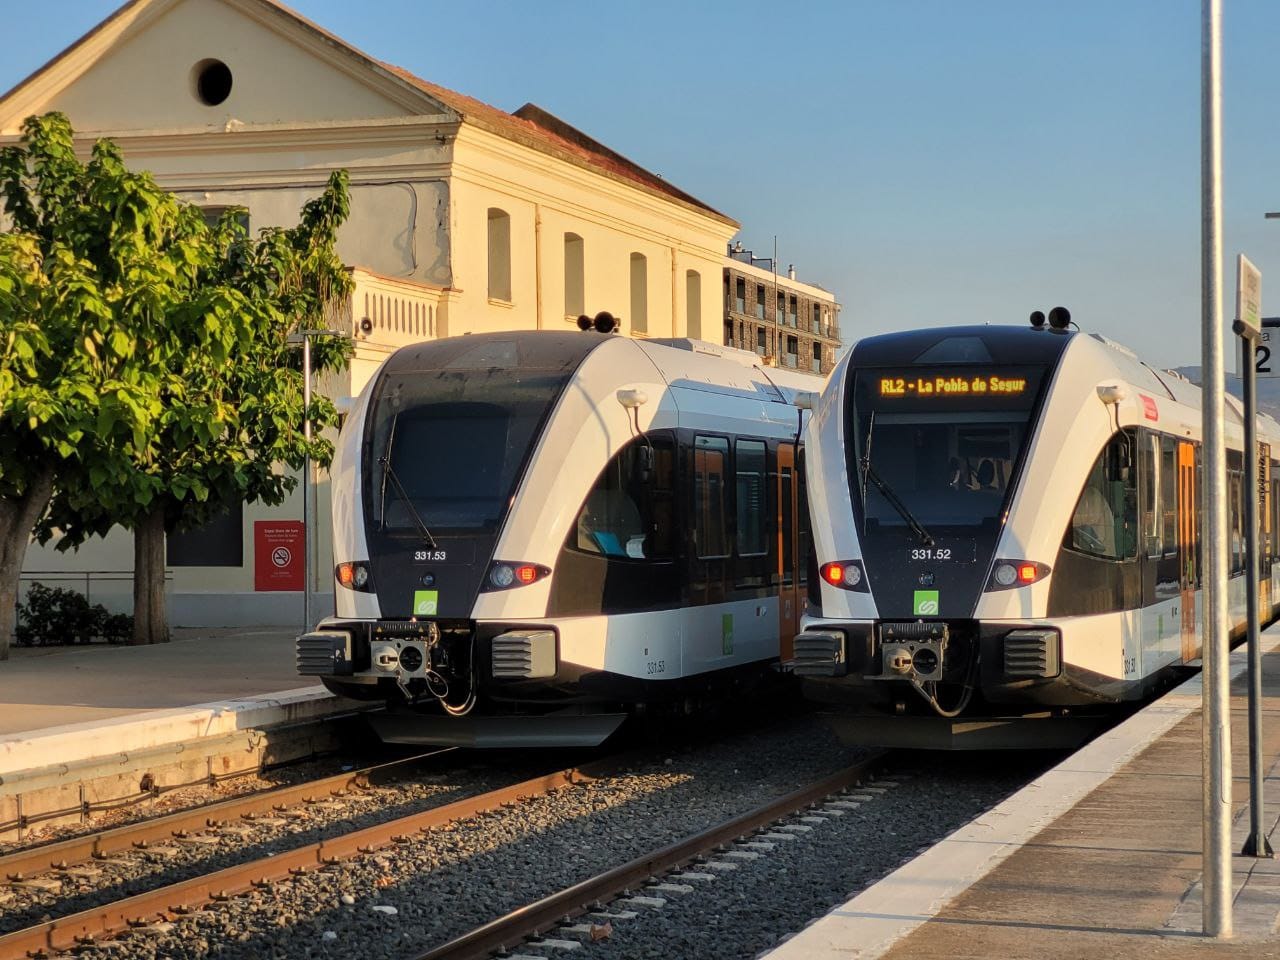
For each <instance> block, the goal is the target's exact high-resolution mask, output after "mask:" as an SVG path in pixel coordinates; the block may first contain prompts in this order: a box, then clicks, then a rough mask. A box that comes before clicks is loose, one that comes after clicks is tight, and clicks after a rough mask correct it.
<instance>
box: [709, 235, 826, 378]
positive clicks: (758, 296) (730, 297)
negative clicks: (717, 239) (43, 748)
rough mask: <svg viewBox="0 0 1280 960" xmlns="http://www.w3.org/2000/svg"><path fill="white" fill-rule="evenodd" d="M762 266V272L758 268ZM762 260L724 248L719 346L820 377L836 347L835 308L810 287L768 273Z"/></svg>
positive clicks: (768, 266) (767, 265)
mask: <svg viewBox="0 0 1280 960" xmlns="http://www.w3.org/2000/svg"><path fill="white" fill-rule="evenodd" d="M760 264H763V265H764V266H763V267H762V266H760ZM772 266H773V264H772V263H771V262H770V261H769V260H767V259H763V260H762V259H756V258H753V257H752V256H751V251H749V250H742V249H741V248H740V247H739V248H736V249H735V248H730V250H729V253H728V256H727V257H726V259H725V267H724V343H725V345H726V346H729V347H737V348H738V349H741V350H752V351H754V352H755V353H758V354H760V355H761V356H762V357H765V358H766V359H767V360H769V361H770V362H772V363H773V364H774V365H775V366H779V367H788V368H791V369H796V370H803V371H805V372H808V373H814V374H818V375H821V376H826V375H827V374H828V373H830V372H831V368H832V367H833V366H835V361H836V350H838V349H839V347H840V325H839V314H840V304H839V303H837V302H836V298H835V296H834V295H833V294H830V293H827V292H826V291H824V290H821V288H818V287H815V286H814V285H813V284H807V283H802V282H800V281H797V280H794V279H792V278H791V277H789V276H788V275H787V274H785V273H783V274H778V275H777V276H776V277H775V275H774V273H773V270H772Z"/></svg>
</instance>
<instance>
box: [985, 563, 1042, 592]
mask: <svg viewBox="0 0 1280 960" xmlns="http://www.w3.org/2000/svg"><path fill="white" fill-rule="evenodd" d="M1049 572H1050V568H1049V566H1048V565H1047V564H1043V563H1037V562H1036V561H1034V560H997V561H996V563H995V566H994V567H992V569H991V579H990V580H988V581H987V591H988V592H990V591H992V590H1013V589H1016V588H1018V587H1026V586H1030V585H1031V584H1033V583H1039V582H1040V581H1041V580H1043V579H1044V578H1045V577H1047V576H1048V575H1049Z"/></svg>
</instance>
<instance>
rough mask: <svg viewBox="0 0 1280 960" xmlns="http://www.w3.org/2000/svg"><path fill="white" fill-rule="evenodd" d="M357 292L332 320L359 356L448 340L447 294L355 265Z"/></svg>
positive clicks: (337, 308) (335, 312)
mask: <svg viewBox="0 0 1280 960" xmlns="http://www.w3.org/2000/svg"><path fill="white" fill-rule="evenodd" d="M351 279H352V280H354V281H355V288H354V289H353V290H352V291H351V296H350V297H348V298H347V299H346V300H345V301H343V302H342V303H339V304H337V305H336V307H335V309H334V310H333V312H332V313H331V316H330V322H331V323H332V324H333V326H334V327H335V328H336V329H338V330H341V331H342V332H344V333H348V334H350V335H351V336H352V339H353V340H354V341H355V344H356V348H357V351H358V352H359V353H361V354H365V355H369V354H388V353H391V352H392V351H394V350H396V349H398V348H400V347H403V346H406V345H407V344H410V343H418V342H419V341H422V340H434V339H435V338H436V337H443V336H447V326H448V324H447V318H448V304H449V297H450V293H451V291H449V290H447V289H445V288H444V287H435V286H431V285H429V284H425V283H418V282H416V281H414V280H404V279H400V278H397V277H384V276H381V275H379V274H376V273H371V272H370V271H368V270H363V269H361V268H359V267H357V268H355V269H353V270H352V271H351Z"/></svg>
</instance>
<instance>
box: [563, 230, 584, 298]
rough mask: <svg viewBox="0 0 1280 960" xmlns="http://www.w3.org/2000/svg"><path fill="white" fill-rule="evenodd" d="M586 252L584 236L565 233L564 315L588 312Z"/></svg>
mask: <svg viewBox="0 0 1280 960" xmlns="http://www.w3.org/2000/svg"><path fill="white" fill-rule="evenodd" d="M586 275H587V271H586V254H585V250H584V245H583V243H582V238H581V237H580V236H578V235H577V234H576V233H566V234H565V235H564V315H565V316H566V317H572V318H574V319H576V318H578V317H580V316H582V314H584V313H586V312H587V297H586Z"/></svg>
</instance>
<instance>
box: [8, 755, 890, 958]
mask: <svg viewBox="0 0 1280 960" xmlns="http://www.w3.org/2000/svg"><path fill="white" fill-rule="evenodd" d="M421 759H424V758H423V757H417V758H410V760H407V761H403V762H397V763H395V764H384V765H381V766H379V767H372V768H369V769H367V770H360V771H353V772H351V773H348V774H344V775H342V776H339V777H332V778H328V779H326V780H324V781H317V782H313V783H310V784H302V785H298V786H295V787H289V788H282V789H281V790H280V791H270V792H268V793H266V794H262V795H259V796H256V797H249V798H238V799H237V800H235V801H225V802H223V803H220V804H215V805H213V806H211V807H206V808H203V809H200V810H193V811H186V812H184V813H181V814H173V815H170V816H168V817H163V818H158V819H157V820H155V821H151V822H148V823H143V824H135V825H130V826H129V827H127V828H126V827H121V828H116V829H114V830H109V831H103V832H102V833H100V834H98V835H94V836H88V837H83V838H77V839H74V840H70V841H64V842H63V843H59V844H50V845H47V846H46V847H43V848H37V849H34V850H28V851H22V852H21V853H20V854H13V855H10V856H9V857H7V858H3V859H0V869H6V870H8V871H10V879H11V880H13V879H14V877H15V876H18V877H20V876H21V873H20V872H18V873H14V872H13V868H14V866H17V865H21V866H24V867H25V868H26V869H27V870H39V871H44V870H48V869H50V868H52V869H54V870H62V869H66V868H67V867H68V866H69V865H70V864H72V863H74V862H76V860H77V859H79V860H86V859H91V858H95V857H102V856H111V855H113V854H114V853H116V852H119V851H122V850H128V849H135V848H137V847H138V845H139V844H145V843H150V842H153V841H155V840H163V839H167V838H169V837H173V836H174V835H175V834H178V833H183V832H187V831H197V830H202V829H208V828H209V827H210V826H213V825H217V824H219V823H221V822H225V820H226V819H228V818H230V817H232V816H246V815H250V816H251V815H256V814H257V813H259V812H278V811H279V810H280V808H281V807H282V806H284V805H285V803H286V801H287V802H289V803H299V802H301V803H306V802H307V801H312V802H323V799H324V798H325V797H327V796H332V795H334V794H335V793H336V794H341V792H343V791H351V790H358V789H360V788H361V787H363V786H367V785H368V784H370V783H371V782H372V781H373V780H374V779H377V778H380V777H385V776H388V775H390V774H391V773H392V771H399V770H402V769H403V768H404V767H405V765H406V764H407V763H412V762H413V761H415V760H421ZM629 759H630V758H629V756H614V757H609V758H604V759H601V760H598V761H594V762H592V763H589V764H585V765H582V766H577V767H571V768H567V769H561V770H557V771H555V772H553V773H550V774H547V775H543V776H538V777H534V778H532V779H528V780H524V781H522V782H519V783H516V784H513V785H511V786H507V787H503V788H500V789H497V790H491V791H488V792H486V793H482V794H478V795H476V796H473V797H468V798H465V799H461V800H457V801H454V802H451V803H447V804H444V805H442V806H439V807H435V808H432V809H429V810H424V811H419V812H416V813H413V814H411V815H409V816H405V817H400V818H397V819H394V820H390V821H387V822H384V823H381V824H377V825H375V826H372V827H365V828H363V829H359V830H355V831H352V832H349V833H345V834H342V835H340V836H335V837H328V838H325V839H323V840H320V841H317V842H315V843H310V844H307V845H305V846H299V847H297V848H294V849H291V850H288V851H285V852H283V853H276V854H273V855H272V856H269V857H264V858H260V859H257V860H253V861H250V862H246V863H242V864H238V865H235V866H231V867H227V868H224V869H221V870H217V871H214V872H212V873H207V874H204V875H201V876H197V877H192V878H190V879H188V880H183V881H181V882H178V883H173V884H169V885H167V886H163V887H160V888H157V889H154V890H151V891H148V892H145V893H142V894H138V895H136V896H132V897H127V898H125V899H122V900H118V901H116V902H114V903H109V904H105V905H101V906H97V907H94V908H92V909H89V910H84V911H81V912H79V913H75V914H72V915H69V916H64V917H61V918H57V919H53V920H49V921H46V922H44V923H40V924H36V925H33V926H30V927H27V928H25V929H22V930H17V931H14V932H12V933H9V934H7V935H3V936H0V957H47V956H50V955H53V954H56V953H59V952H61V951H70V950H78V949H82V948H86V947H91V946H92V945H94V944H95V943H97V942H99V941H100V940H103V939H109V938H112V937H116V936H118V935H121V934H124V933H126V932H128V931H130V930H131V929H135V928H143V929H147V928H155V927H156V926H158V925H164V924H166V923H168V922H170V921H173V920H176V919H178V918H180V917H182V916H184V915H187V914H190V913H193V912H194V911H197V910H199V909H201V908H203V907H207V906H209V905H211V904H216V903H217V902H219V901H228V900H231V899H232V898H235V897H238V896H240V895H242V894H246V893H250V892H258V893H262V892H267V893H268V894H269V893H270V892H271V891H272V890H273V888H274V887H275V885H277V884H281V883H287V882H289V881H290V880H291V878H295V877H298V876H300V875H302V874H305V873H308V872H311V871H315V870H323V869H326V868H330V867H333V866H335V865H336V864H338V863H339V862H342V861H345V860H348V859H352V858H361V857H364V856H367V855H370V854H375V853H376V852H378V851H380V850H384V849H386V848H388V847H393V846H395V845H397V844H400V843H407V842H409V840H410V839H411V838H412V836H413V835H415V834H418V833H421V832H425V831H431V830H434V829H436V828H439V827H441V826H444V825H447V824H452V823H455V822H458V821H464V820H468V819H471V818H475V817H478V816H480V815H482V814H485V813H488V812H493V811H498V810H501V809H503V808H510V807H513V806H515V805H517V804H520V803H521V802H524V801H529V800H532V799H535V798H540V797H546V796H548V795H549V794H552V793H554V792H555V791H557V790H561V789H564V788H567V787H571V786H575V785H583V784H588V783H590V782H592V781H593V780H596V779H598V778H603V777H607V776H608V775H610V774H612V773H615V772H618V771H620V770H622V769H624V768H625V767H626V765H627V763H628V762H629ZM882 760H883V758H882V757H881V756H879V755H877V756H874V757H869V758H866V759H864V760H862V761H861V762H859V763H857V764H854V765H853V766H850V767H848V768H846V769H844V770H841V771H839V772H838V773H836V774H833V775H830V776H826V777H823V778H822V779H820V780H818V781H816V782H815V783H813V784H811V785H809V786H807V787H805V788H803V789H800V790H796V791H793V792H791V793H788V794H787V795H785V796H783V797H780V798H778V799H776V800H773V801H771V802H769V803H766V804H763V805H760V806H758V807H756V808H754V809H752V810H750V811H748V812H747V813H745V814H742V815H739V816H735V817H732V818H730V819H727V820H725V821H724V822H722V823H719V824H717V825H715V826H713V827H711V828H709V829H706V830H702V831H699V832H697V833H696V834H694V835H692V836H689V837H686V838H685V839H683V840H681V841H679V842H676V843H672V844H669V845H667V846H665V847H662V848H660V849H658V850H655V851H652V852H650V853H647V854H644V855H643V856H640V857H638V858H635V859H633V860H631V861H629V862H627V863H625V864H623V865H621V866H618V867H615V868H613V869H610V870H607V871H605V872H603V873H601V874H599V875H597V876H595V877H592V878H591V879H589V880H586V881H583V882H581V883H577V884H574V885H573V886H572V887H569V888H568V889H565V890H562V891H560V892H558V893H555V894H553V895H551V896H548V897H544V898H542V899H540V900H538V901H536V902H534V903H531V904H528V905H527V906H524V907H521V908H520V909H518V910H515V911H513V912H511V913H509V914H508V915H506V916H504V917H501V918H499V919H497V920H494V921H492V922H490V923H486V924H484V925H483V926H481V927H479V928H477V929H475V930H473V931H471V932H469V933H466V934H464V935H462V936H459V937H456V938H454V939H453V940H450V941H449V942H448V943H446V944H442V945H440V946H438V947H436V948H434V949H432V950H430V951H428V952H427V953H425V954H423V955H422V958H421V960H428V958H443V957H450V958H452V957H461V958H469V957H477V958H478V957H485V956H489V955H491V954H492V953H494V952H495V951H498V950H501V949H505V948H509V947H511V946H514V945H516V944H519V943H521V942H524V941H526V940H528V939H529V938H530V937H536V936H538V935H539V934H542V933H544V932H546V931H548V930H551V929H553V928H555V927H557V926H558V925H560V924H562V923H563V922H565V921H566V919H567V918H571V917H576V916H580V915H582V914H584V913H587V912H589V911H590V910H592V909H593V907H595V906H597V905H598V904H600V903H602V902H606V901H608V900H609V899H612V898H614V897H616V896H618V895H619V894H620V893H623V892H625V891H626V890H628V889H629V888H633V887H637V886H640V885H641V884H643V883H645V882H646V881H648V880H649V879H650V878H652V877H655V876H659V875H662V874H664V873H667V872H669V871H671V870H674V869H676V868H678V867H679V866H681V865H682V864H685V863H688V862H690V861H691V860H693V859H694V858H697V857H699V856H702V855H704V854H706V853H708V852H710V851H713V850H714V849H715V848H716V847H718V846H721V845H724V844H728V843H731V842H732V841H734V840H735V839H737V838H739V837H742V836H743V835H745V834H749V833H750V832H752V831H754V830H757V829H759V828H760V827H763V826H765V825H767V824H769V823H772V822H774V821H776V820H778V819H779V818H782V817H786V816H788V815H791V814H793V813H795V812H796V811H798V810H802V809H804V808H805V807H808V806H811V805H812V804H814V803H817V802H818V801H820V800H822V799H823V798H825V797H828V796H830V795H831V794H834V793H838V792H839V791H842V790H845V789H847V788H848V787H850V786H852V785H854V784H856V783H857V782H859V781H860V780H861V779H863V778H865V777H866V776H867V772H868V771H869V770H870V769H871V767H872V766H873V765H874V764H876V763H878V762H882ZM250 804H252V805H250ZM19 857H21V858H22V859H21V860H19ZM215 909H216V907H215Z"/></svg>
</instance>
